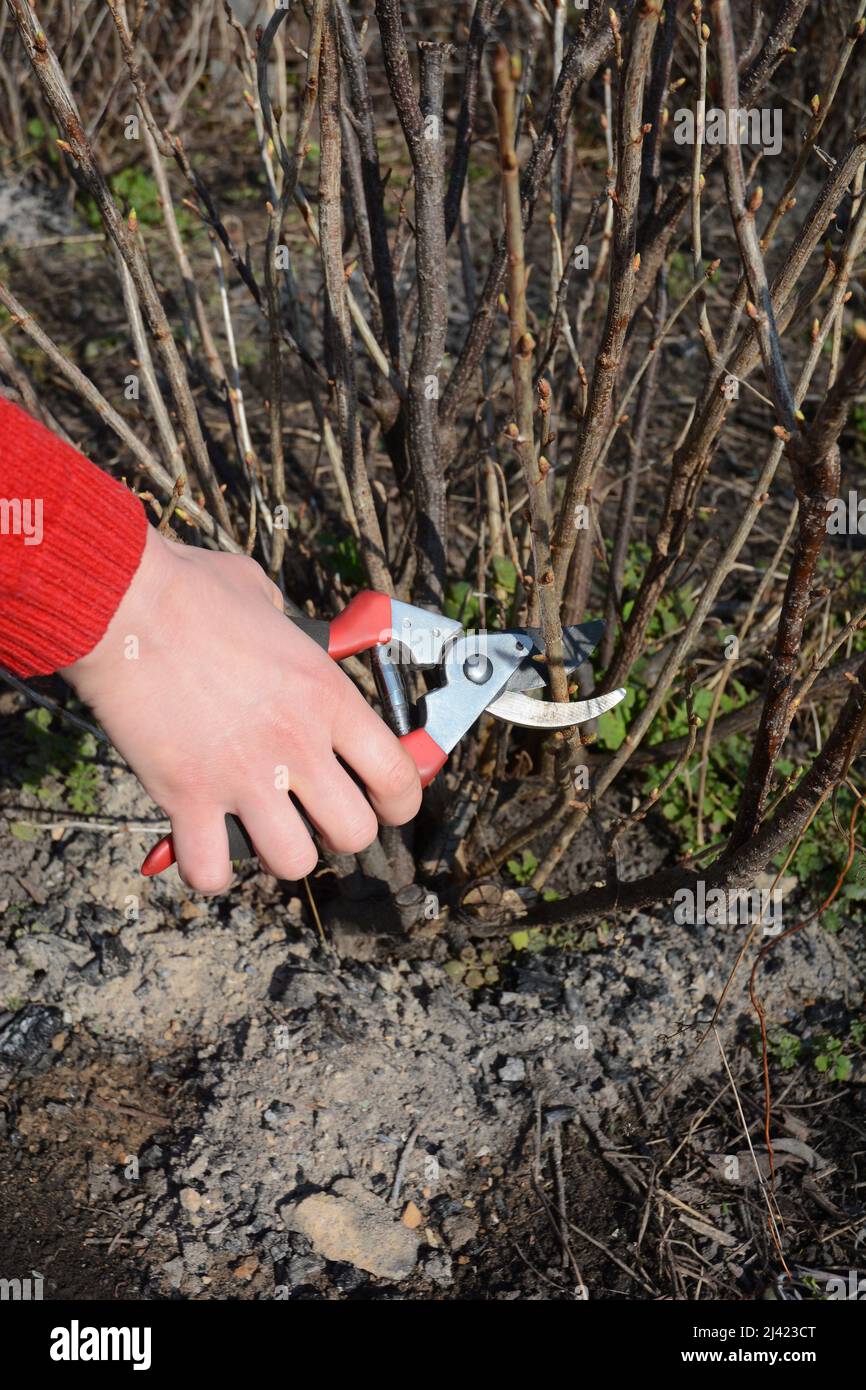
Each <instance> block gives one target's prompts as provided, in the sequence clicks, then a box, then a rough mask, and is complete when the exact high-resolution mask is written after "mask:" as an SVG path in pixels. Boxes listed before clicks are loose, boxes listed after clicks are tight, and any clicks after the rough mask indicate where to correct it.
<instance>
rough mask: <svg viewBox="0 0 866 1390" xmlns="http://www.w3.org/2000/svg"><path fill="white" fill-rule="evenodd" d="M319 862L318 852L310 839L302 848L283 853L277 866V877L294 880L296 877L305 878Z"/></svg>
mask: <svg viewBox="0 0 866 1390" xmlns="http://www.w3.org/2000/svg"><path fill="white" fill-rule="evenodd" d="M318 862H319V854H318V850H317V849H316V847H315V845H314V844H313V842H312V840H311V841H310V842H309V844H307V845H306V846H305V847H304V848H303V849H299V850H295V851H294V852H293V853H291V854H287V855H285V857H284V858H282V859H281V860H280V863H279V864H278V866H277V869H278V874H277V877H278V878H284V879H287V880H288V881H289V882H295V880H297V879H301V878H307V877H308V875H309V874H311V873H312V872H313V870H314V869H315V867H316V865H317V864H318Z"/></svg>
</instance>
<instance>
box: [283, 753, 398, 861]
mask: <svg viewBox="0 0 866 1390" xmlns="http://www.w3.org/2000/svg"><path fill="white" fill-rule="evenodd" d="M307 776H308V777H309V782H308V783H307V782H306V781H304V779H303V778H300V779H298V780H297V781H296V783H295V784H294V791H295V793H296V795H297V796H298V798H299V800H300V801H301V802H302V803H303V806H304V810H305V811H306V813H307V815H308V816H309V817H310V819H311V820H312V821H314V822H315V824H316V827H317V829H318V830H319V831H320V832H321V834H322V836H323V838H324V839H325V840H326V841H327V843H328V847H329V848H330V849H333V850H335V851H336V852H337V853H338V854H357V853H358V851H359V850H362V849H366V848H367V846H368V845H371V844H372V843H373V841H374V840H375V838H376V835H377V833H378V830H379V823H378V821H377V820H376V813H375V811H374V810H373V807H372V806H371V805H370V803H369V801H368V800H367V798H366V796H365V795H364V793H363V792H362V791H361V789H360V787H357V786H356V785H355V783H354V782H353V781H352V779H351V777H350V776H349V774H348V773H347V772H346V770H345V769H344V768H342V767H341V766H340V764H339V763H338V762H337V760H336V758H334V757H332V756H331V754H330V753H328V754H327V755H326V756H324V757H323V758H322V759H321V761H320V762H319V763H318V764H317V765H316V766H315V767H313V768H312V769H310V771H309V772H308V773H307Z"/></svg>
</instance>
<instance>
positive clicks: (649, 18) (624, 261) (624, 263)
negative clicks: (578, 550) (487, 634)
mask: <svg viewBox="0 0 866 1390" xmlns="http://www.w3.org/2000/svg"><path fill="white" fill-rule="evenodd" d="M660 13H661V0H641V4H640V5H639V6H638V9H637V12H636V14H635V17H634V21H633V24H632V33H631V43H630V45H629V55H628V61H627V64H626V70H625V76H624V79H623V84H622V90H621V92H620V100H619V114H618V121H617V146H618V149H617V174H616V187H615V189H614V190H613V192H612V194H611V196H612V198H613V244H612V248H611V260H610V289H609V294H608V304H607V317H606V320H605V325H604V332H603V333H602V338H601V343H600V345H599V352H598V356H597V358H596V365H595V371H594V372H593V377H592V386H591V388H590V396H589V406H588V408H587V412H586V415H585V417H584V419H583V421H582V422H581V425H580V429H579V433H578V439H577V444H576V447H575V451H574V456H573V458H572V461H571V466H570V468H569V473H568V478H567V480H566V484H565V494H564V496H563V499H562V504H561V507H560V512H559V523H558V526H557V530H556V537H555V541H554V572H555V574H556V578H557V581H558V583H559V585H560V586H562V585H563V584H564V582H565V576H566V574H567V572H568V565H569V561H570V560H571V552H572V550H573V549H574V542H575V537H576V535H577V529H578V522H579V512H578V508H579V507H581V506H582V505H583V504H584V503H585V498H586V494H587V490H588V488H589V485H590V481H591V479H592V474H593V470H594V468H595V463H596V458H597V456H598V452H599V450H600V448H601V446H602V443H603V441H604V437H605V434H606V433H607V429H608V426H609V424H610V416H611V409H612V402H613V389H614V384H615V382H616V379H617V374H618V371H619V365H620V355H621V353H622V348H623V344H624V342H625V336H626V332H627V330H628V326H629V321H630V317H631V308H632V298H633V295H634V285H635V271H636V266H635V245H636V236H637V213H638V198H639V193H640V173H641V158H642V151H641V146H642V144H643V137H644V135H645V133H646V132H645V130H644V127H643V97H644V87H645V85H646V81H647V74H648V71H649V65H650V56H651V54H652V46H653V40H654V39H655V34H656V28H657V26H658V22H659V15H660Z"/></svg>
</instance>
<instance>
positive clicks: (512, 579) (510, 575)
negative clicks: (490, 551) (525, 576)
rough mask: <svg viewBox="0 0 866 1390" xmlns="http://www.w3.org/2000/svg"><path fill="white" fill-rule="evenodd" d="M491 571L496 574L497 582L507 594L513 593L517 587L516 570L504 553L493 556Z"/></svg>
mask: <svg viewBox="0 0 866 1390" xmlns="http://www.w3.org/2000/svg"><path fill="white" fill-rule="evenodd" d="M493 573H494V575H495V576H496V582H497V584H498V585H499V586H500V587H501V588H503V589H504V590H505V592H506V593H507V594H513V593H514V590H515V589H516V588H517V570H516V569H515V568H514V564H513V562H512V561H511V560H509V559H508V557H507V556H506V555H494V556H493Z"/></svg>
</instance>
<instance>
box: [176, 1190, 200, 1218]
mask: <svg viewBox="0 0 866 1390" xmlns="http://www.w3.org/2000/svg"><path fill="white" fill-rule="evenodd" d="M180 1204H181V1206H182V1207H183V1209H184V1211H188V1212H189V1213H190V1214H191V1215H192V1214H193V1213H195V1212H197V1211H200V1210H201V1193H200V1192H196V1190H195V1188H194V1187H184V1188H182V1189H181V1193H180Z"/></svg>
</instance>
